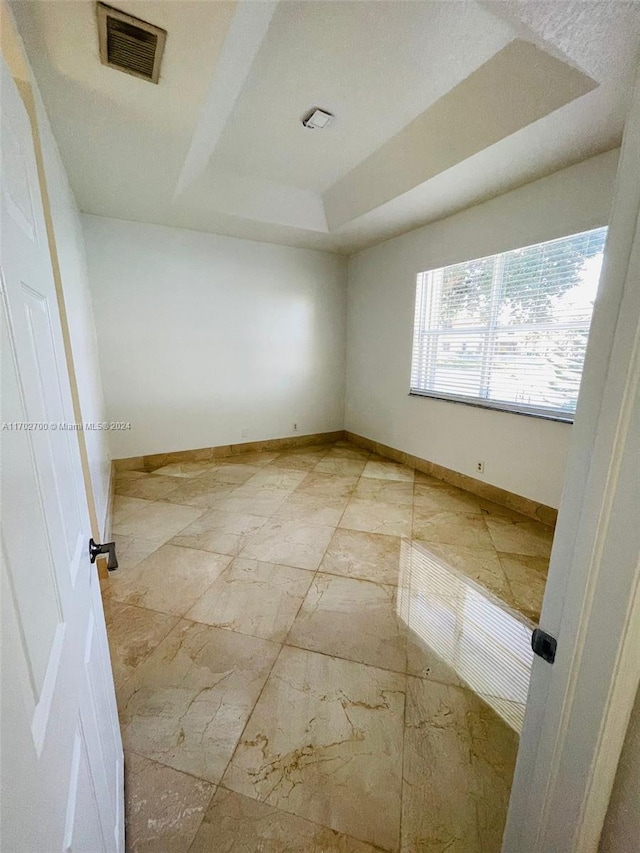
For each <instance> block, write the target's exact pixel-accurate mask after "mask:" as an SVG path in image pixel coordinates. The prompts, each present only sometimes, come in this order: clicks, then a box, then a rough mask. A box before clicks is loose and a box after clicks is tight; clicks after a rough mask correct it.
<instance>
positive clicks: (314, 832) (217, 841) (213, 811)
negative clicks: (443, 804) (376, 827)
mask: <svg viewBox="0 0 640 853" xmlns="http://www.w3.org/2000/svg"><path fill="white" fill-rule="evenodd" d="M379 850H380V848H379V847H372V846H371V845H370V844H364V843H363V842H362V841H357V840H356V839H355V838H350V837H349V836H347V835H343V834H342V833H340V832H335V831H334V830H332V829H329V828H328V827H326V826H320V825H319V824H317V823H312V822H311V821H309V820H305V819H304V818H301V817H296V816H295V815H292V814H287V812H283V811H280V809H276V808H274V807H273V806H269V805H267V804H266V803H261V802H258V800H253V799H251V798H250V797H244V796H242V794H236V793H235V792H234V791H226V790H225V789H224V788H218V790H217V791H216V794H215V796H214V798H213V800H212V801H211V805H210V806H209V809H208V810H207V813H206V814H205V816H204V820H203V821H202V823H201V824H200V829H199V830H198V834H197V835H196V837H195V840H194V842H193V846H192V847H191V849H190V851H189V853H378V851H379Z"/></svg>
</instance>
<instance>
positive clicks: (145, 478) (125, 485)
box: [114, 471, 180, 501]
mask: <svg viewBox="0 0 640 853" xmlns="http://www.w3.org/2000/svg"><path fill="white" fill-rule="evenodd" d="M133 475H136V476H133ZM179 485H180V483H179V481H178V480H176V478H175V477H162V476H158V475H157V474H145V473H141V472H139V471H124V472H123V473H122V474H120V475H118V477H117V478H116V484H115V489H114V491H115V494H116V495H123V496H125V497H129V498H142V499H143V500H148V501H158V500H162V499H163V498H166V497H167V495H170V494H171V492H173V491H175V489H177V488H178V486H179Z"/></svg>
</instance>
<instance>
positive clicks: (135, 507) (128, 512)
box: [111, 472, 150, 533]
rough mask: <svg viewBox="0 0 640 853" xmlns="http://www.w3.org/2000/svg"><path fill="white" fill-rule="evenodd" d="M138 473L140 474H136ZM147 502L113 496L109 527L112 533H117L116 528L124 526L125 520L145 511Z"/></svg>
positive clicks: (141, 499) (139, 499) (140, 499)
mask: <svg viewBox="0 0 640 853" xmlns="http://www.w3.org/2000/svg"><path fill="white" fill-rule="evenodd" d="M136 473H140V472H136ZM149 503H150V502H149V501H148V500H144V499H143V498H130V497H127V496H126V495H114V498H113V507H112V512H111V526H112V527H113V530H114V532H116V533H117V532H118V527H119V526H120V525H121V524H125V523H126V521H127V519H129V518H131V516H132V515H134V514H135V513H136V512H139V511H140V510H143V509H147V507H148V506H149Z"/></svg>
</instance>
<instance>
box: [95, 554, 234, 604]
mask: <svg viewBox="0 0 640 853" xmlns="http://www.w3.org/2000/svg"><path fill="white" fill-rule="evenodd" d="M230 562H231V557H229V556H227V555H223V554H212V553H209V552H208V551H196V550H194V549H192V548H180V547H178V546H176V545H163V546H162V547H161V548H159V549H158V550H157V551H154V553H153V554H151V556H150V557H147V558H146V559H145V560H143V561H142V562H141V563H139V564H138V565H137V566H136V567H135V568H134V569H131V570H130V571H129V572H127V573H126V574H125V573H123V574H122V575H120V574H118V575H115V574H114V575H113V576H112V578H111V583H110V595H111V597H113V598H115V599H116V600H117V601H122V602H125V603H126V604H134V605H138V606H139V607H146V608H148V609H149V610H156V611H158V612H160V613H170V614H173V615H175V616H183V615H184V614H185V613H186V612H187V610H189V609H190V608H191V607H193V605H194V603H195V602H196V601H197V600H198V599H199V598H200V596H201V595H202V594H203V593H204V591H205V590H206V589H207V588H208V587H210V586H211V584H212V583H213V582H214V581H215V579H216V578H217V577H218V575H220V573H221V572H222V571H223V570H224V569H226V567H227V566H228V565H229V563H230Z"/></svg>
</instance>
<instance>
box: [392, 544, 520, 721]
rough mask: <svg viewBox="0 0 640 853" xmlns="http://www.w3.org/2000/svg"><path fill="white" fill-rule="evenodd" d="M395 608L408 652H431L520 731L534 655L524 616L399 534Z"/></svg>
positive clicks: (415, 653) (419, 653) (416, 653)
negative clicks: (410, 648)
mask: <svg viewBox="0 0 640 853" xmlns="http://www.w3.org/2000/svg"><path fill="white" fill-rule="evenodd" d="M397 610H398V616H399V617H400V619H401V620H402V622H403V623H404V624H405V625H406V626H407V627H408V628H409V631H410V637H411V640H412V641H413V644H414V646H415V648H414V655H416V656H417V657H420V655H421V653H422V654H427V655H428V653H429V651H432V652H435V653H436V654H437V655H438V657H439V658H440V659H441V660H442V661H443V662H444V663H445V664H446V665H447V666H448V667H450V668H451V669H452V670H453V671H454V672H455V674H456V676H457V677H458V678H459V679H460V681H461V682H462V683H464V684H465V685H467V686H468V687H470V688H471V689H472V690H473V691H474V692H475V693H477V694H478V696H480V698H481V699H483V700H484V701H485V702H486V703H487V704H488V705H490V706H491V707H492V708H493V709H494V710H495V711H496V712H497V713H498V714H499V715H500V717H502V719H503V720H504V721H505V722H506V723H507V724H508V725H509V726H511V728H512V729H514V730H515V731H516V732H518V733H520V732H521V730H522V724H523V721H524V712H525V704H526V700H527V692H528V689H529V679H530V674H531V665H532V662H533V652H532V651H531V645H530V643H531V631H532V627H533V626H532V625H531V624H530V623H528V622H527V621H526V620H525V618H524V617H523V616H520V615H516V613H515V612H513V611H510V610H509V609H507V607H506V606H505V604H504V603H503V602H501V601H499V600H498V599H494V598H493V597H492V596H491V594H490V593H488V592H487V591H486V590H485V589H484V588H483V587H481V586H479V585H477V584H475V583H474V582H473V581H471V580H469V578H467V577H465V576H464V575H462V574H460V573H459V572H458V571H456V569H454V568H453V567H451V566H450V565H447V563H445V562H444V561H443V560H442V559H441V558H440V557H438V556H436V555H435V554H434V553H432V552H431V551H429V550H428V549H427V548H425V547H423V546H422V545H420V544H418V543H416V542H414V541H410V540H406V539H405V540H403V541H402V544H401V551H400V580H399V585H398V604H397ZM411 668H412V669H414V668H415V662H414V666H412V667H411Z"/></svg>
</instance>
